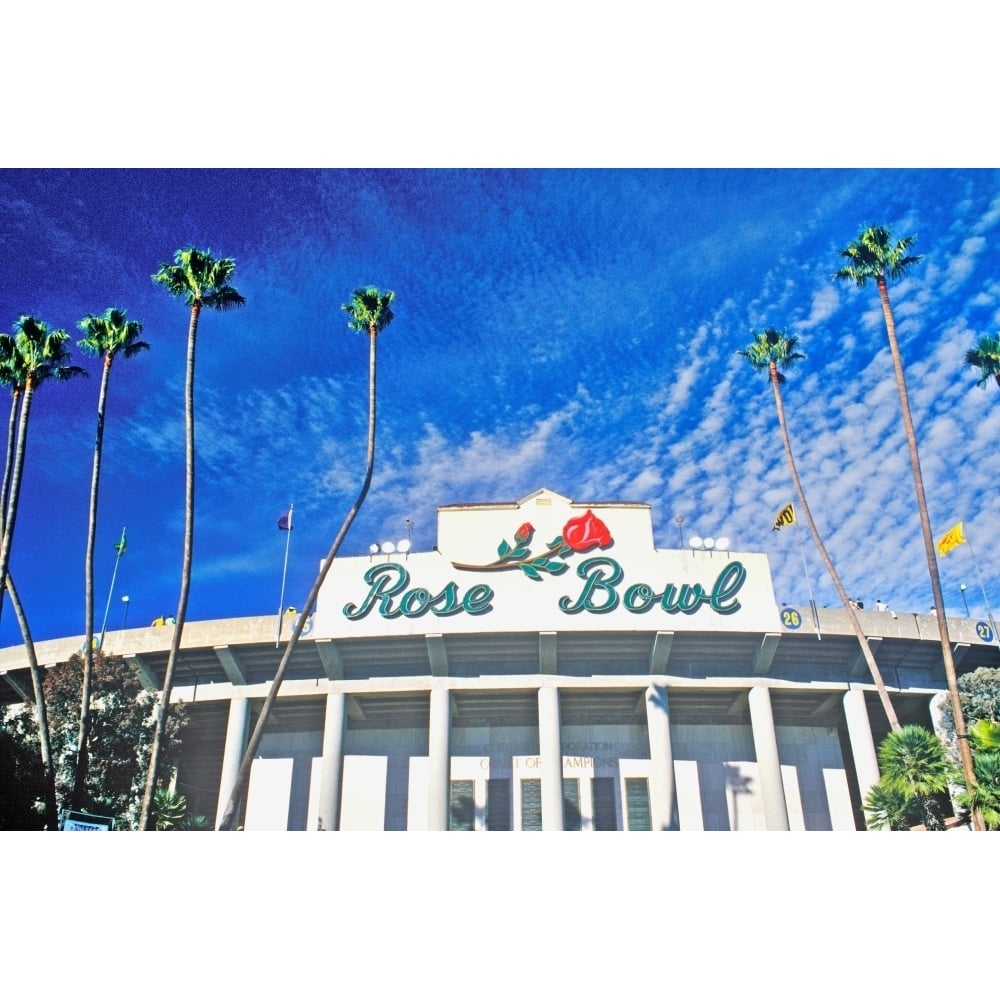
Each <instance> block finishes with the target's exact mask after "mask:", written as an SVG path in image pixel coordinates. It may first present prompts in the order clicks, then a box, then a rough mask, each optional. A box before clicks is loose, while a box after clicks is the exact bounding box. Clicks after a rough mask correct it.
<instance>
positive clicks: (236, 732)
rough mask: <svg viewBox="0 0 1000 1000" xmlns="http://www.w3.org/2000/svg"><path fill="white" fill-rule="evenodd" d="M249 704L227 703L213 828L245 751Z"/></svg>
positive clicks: (217, 823) (242, 701)
mask: <svg viewBox="0 0 1000 1000" xmlns="http://www.w3.org/2000/svg"><path fill="white" fill-rule="evenodd" d="M249 718H250V703H249V701H248V700H247V699H246V698H233V699H231V700H230V702H229V722H228V723H227V724H226V744H225V748H224V750H223V752H222V776H221V777H220V778H219V802H218V805H217V806H216V807H215V827H216V829H218V827H219V823H221V822H222V814H223V813H224V812H225V811H226V806H227V805H228V804H229V796H230V794H231V793H232V791H233V785H235V784H236V778H237V776H238V775H239V773H240V764H241V763H242V761H243V751H244V750H245V749H246V740H247V721H248V720H249Z"/></svg>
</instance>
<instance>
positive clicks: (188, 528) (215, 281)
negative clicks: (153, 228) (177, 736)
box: [139, 247, 246, 830]
mask: <svg viewBox="0 0 1000 1000" xmlns="http://www.w3.org/2000/svg"><path fill="white" fill-rule="evenodd" d="M235 270H236V261H235V260H233V258H232V257H220V258H219V259H216V258H215V257H213V256H212V251H211V250H195V249H194V248H193V247H188V248H187V249H184V250H178V251H177V252H176V253H175V254H174V263H173V264H161V265H160V269H159V270H158V271H157V272H156V274H154V275H153V276H152V277H153V282H154V283H155V284H157V285H161V286H162V287H163V288H165V289H166V290H167V291H168V292H169V293H170V294H171V295H174V296H177V297H178V298H181V299H183V300H184V302H185V304H186V305H187V306H189V307H190V310H191V313H190V319H189V322H188V339H187V375H186V378H185V383H184V426H185V437H184V445H185V447H184V454H185V489H184V558H183V563H182V566H181V587H180V596H179V598H178V601H177V614H176V615H175V616H174V620H175V622H176V624H175V626H174V635H173V640H172V641H171V644H170V654H169V656H168V657H167V666H166V670H165V672H164V675H163V689H162V690H161V692H160V706H159V711H158V712H157V716H156V729H155V731H154V733H153V745H152V748H151V750H150V756H149V772H148V774H147V776H146V790H145V793H144V795H143V798H142V811H141V813H140V816H139V829H140V830H147V829H149V827H150V824H151V818H152V809H153V793H154V792H155V791H156V778H157V770H158V769H159V765H160V756H161V748H162V746H163V741H164V738H165V735H166V727H167V714H168V712H169V710H170V694H171V691H172V690H173V683H174V669H175V667H176V664H177V654H178V651H179V650H180V645H181V633H182V632H183V630H184V619H185V616H186V615H187V602H188V593H189V591H190V589H191V559H192V554H193V551H194V358H195V341H196V338H197V335H198V318H199V316H200V315H201V311H202V309H215V310H219V311H227V310H229V309H237V308H239V307H240V306H242V305H243V304H244V303H245V302H246V299H245V298H243V296H242V295H240V293H239V292H238V291H237V290H236V289H235V288H234V287H233V286H232V285H230V284H229V282H230V280H231V279H232V276H233V272H234V271H235Z"/></svg>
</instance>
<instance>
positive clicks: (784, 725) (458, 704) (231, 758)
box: [0, 489, 1000, 832]
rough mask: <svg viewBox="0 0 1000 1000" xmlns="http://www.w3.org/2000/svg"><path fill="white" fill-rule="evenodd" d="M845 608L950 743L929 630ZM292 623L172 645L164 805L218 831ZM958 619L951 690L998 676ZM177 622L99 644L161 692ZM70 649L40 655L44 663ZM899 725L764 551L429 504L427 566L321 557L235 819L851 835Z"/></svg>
mask: <svg viewBox="0 0 1000 1000" xmlns="http://www.w3.org/2000/svg"><path fill="white" fill-rule="evenodd" d="M373 549H377V547H375V546H373ZM386 549H389V550H391V551H386ZM858 616H859V619H860V621H861V623H862V625H863V627H864V629H865V632H866V635H867V636H868V638H869V643H870V645H871V647H872V649H873V651H874V652H875V655H876V658H877V662H878V665H879V668H880V671H881V673H882V677H883V680H884V682H885V684H886V686H887V688H888V689H889V692H890V696H891V700H892V704H893V707H894V708H895V711H896V713H897V715H898V717H899V720H900V722H902V723H904V724H905V723H910V722H913V723H918V724H921V725H924V726H928V727H935V728H939V725H940V718H939V716H940V710H941V708H942V706H943V705H944V703H945V702H946V700H947V693H946V685H945V676H944V669H943V664H942V657H941V645H940V639H939V633H938V625H937V620H936V618H935V616H934V615H932V614H913V613H905V612H903V611H898V612H895V613H894V612H889V611H888V610H879V611H876V610H862V611H859V612H858ZM285 618H286V620H285V621H278V620H277V617H276V616H274V615H270V616H263V617H253V618H237V619H225V620H215V621H190V622H188V623H187V624H186V625H185V627H184V631H183V637H182V638H183V641H182V646H181V659H180V661H179V664H178V668H177V674H176V681H175V687H174V690H173V694H172V701H173V702H174V703H181V702H182V703H184V705H185V706H186V709H187V714H188V718H189V723H188V726H187V728H186V729H185V731H184V743H183V750H182V755H181V759H180V764H179V767H178V773H177V787H178V789H179V790H181V791H183V792H184V794H185V795H186V796H187V797H188V800H189V802H190V803H191V807H192V809H194V810H195V811H197V812H201V813H204V814H206V815H208V816H209V817H216V819H218V818H219V817H221V814H222V811H223V809H224V807H225V805H226V802H227V800H228V797H229V793H230V791H231V789H232V787H233V783H234V781H235V778H236V775H237V772H238V770H239V766H240V761H241V758H242V755H243V752H244V748H245V746H246V742H247V739H248V735H249V732H250V731H251V728H252V726H253V724H254V722H255V720H256V718H257V716H258V714H259V712H260V708H261V705H262V703H263V700H264V698H265V696H266V694H267V692H268V690H269V688H270V682H271V678H272V677H273V675H274V670H275V667H276V665H277V663H278V660H279V659H280V657H281V653H282V649H283V647H284V641H285V639H287V637H288V635H289V634H290V632H291V625H292V620H293V619H292V616H290V615H289V616H285ZM948 626H949V631H950V636H951V639H952V643H953V651H954V658H955V662H956V666H957V668H958V670H959V672H960V673H962V672H965V671H967V670H972V669H975V668H976V667H980V666H1000V649H998V645H997V642H996V637H995V635H994V632H993V628H992V625H991V623H987V622H982V621H975V620H972V619H961V618H949V621H948ZM172 629H173V626H172V625H170V624H166V625H162V626H155V627H150V626H147V627H142V628H130V629H123V630H119V631H112V632H109V633H108V634H107V636H106V638H105V643H104V651H105V652H106V653H110V654H116V655H120V656H121V657H123V658H124V659H125V660H126V661H127V662H128V663H129V664H130V665H131V666H132V667H133V668H134V670H135V671H136V672H137V673H138V675H139V677H140V678H141V679H142V682H143V684H144V686H146V687H147V688H148V689H150V690H152V691H157V690H159V689H160V688H161V685H162V682H163V674H164V670H165V666H166V662H167V656H168V652H169V648H170V640H171V634H172ZM279 639H280V641H279ZM81 641H82V637H81V636H72V637H67V638H64V639H58V640H51V641H47V642H40V643H38V644H37V650H36V652H37V657H38V660H39V663H40V664H41V665H42V666H44V667H50V666H53V665H55V664H57V663H62V662H65V661H66V660H68V659H69V657H70V656H71V655H72V654H73V653H74V652H76V651H78V650H79V649H80V645H81ZM279 647H281V648H279ZM0 674H2V678H3V682H4V683H3V685H2V688H3V693H2V697H3V700H4V701H6V702H7V703H11V702H15V701H18V700H24V701H25V702H28V703H30V702H31V701H32V695H31V683H30V678H29V672H28V665H27V662H26V660H25V656H24V651H23V649H22V648H21V647H10V648H7V649H4V650H2V651H0ZM888 730H889V726H888V721H887V719H886V717H885V713H884V710H883V708H882V705H881V703H880V701H879V699H878V697H877V695H876V692H875V687H874V684H873V683H872V680H871V677H870V675H869V673H868V669H867V666H866V664H865V661H864V659H863V658H862V655H861V651H860V648H859V645H858V642H857V639H856V638H855V636H854V634H853V633H852V632H851V629H850V626H849V622H848V619H847V615H846V614H845V612H844V611H843V610H842V609H830V608H816V607H814V606H813V607H793V606H788V605H779V604H778V603H777V602H776V600H775V596H774V588H773V584H772V578H771V571H770V567H769V564H768V560H767V558H766V556H764V555H763V554H760V553H752V552H734V551H727V550H726V549H725V548H724V547H721V548H720V547H718V543H716V544H715V546H713V547H711V548H704V547H703V548H686V549H658V548H656V547H655V545H654V539H653V527H652V511H651V507H650V506H649V505H648V504H643V503H630V502H607V503H578V502H574V501H571V500H569V499H567V498H566V497H563V496H560V495H559V494H556V493H554V492H552V491H551V490H548V489H540V490H538V491H536V492H535V493H532V494H530V495H529V496H527V497H524V498H523V499H521V500H518V501H516V502H508V503H483V504H455V505H450V506H444V507H441V508H439V509H438V523H437V545H436V546H435V547H434V549H433V550H431V551H428V552H413V551H409V550H408V546H406V545H401V546H400V547H399V549H398V550H394V549H393V547H392V546H386V547H385V548H382V549H377V550H376V551H371V552H370V553H369V554H367V555H364V556H351V557H345V558H338V559H336V560H335V561H334V564H333V565H332V567H331V568H330V571H329V573H328V575H327V577H326V580H325V583H324V586H323V589H322V591H321V593H320V598H319V600H318V602H317V606H316V609H315V612H314V614H313V615H312V616H311V617H310V618H309V619H308V620H307V622H306V623H305V626H304V628H303V634H302V638H301V639H300V640H299V642H298V644H297V646H296V649H295V652H294V655H293V657H292V659H291V662H290V665H289V669H288V672H287V673H286V675H285V679H284V682H283V684H282V686H281V689H280V693H279V697H278V699H277V701H276V704H275V708H274V710H273V712H272V713H271V718H270V722H269V726H268V728H267V731H266V732H265V735H264V738H263V740H262V742H261V746H260V750H259V753H258V755H257V758H256V759H255V760H254V762H253V770H252V773H251V778H250V783H249V786H248V790H247V794H246V796H245V801H244V802H243V804H242V813H241V817H240V826H241V827H242V828H243V829H245V830H312V831H317V830H322V831H334V830H344V831H347V830H369V831H371V830H430V831H443V830H469V831H497V830H499V831H522V830H524V831H527V830H575V831H583V832H591V831H604V830H629V831H638V830H838V831H839V830H863V829H864V828H865V824H864V815H863V811H862V807H861V803H862V801H863V798H864V795H865V793H866V791H867V789H868V788H869V787H870V786H871V784H873V783H874V782H875V781H876V780H877V779H878V764H877V759H876V746H877V745H878V743H879V742H880V740H881V739H882V738H883V737H884V736H885V734H886V733H887V732H888Z"/></svg>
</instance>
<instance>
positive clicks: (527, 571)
mask: <svg viewBox="0 0 1000 1000" xmlns="http://www.w3.org/2000/svg"><path fill="white" fill-rule="evenodd" d="M521 569H523V570H524V575H525V576H527V577H530V578H531V579H532V580H541V578H542V577H541V574H540V573H539V572H538V570H537V569H535V567H534V566H532V565H531V563H521Z"/></svg>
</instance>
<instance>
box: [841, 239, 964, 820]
mask: <svg viewBox="0 0 1000 1000" xmlns="http://www.w3.org/2000/svg"><path fill="white" fill-rule="evenodd" d="M915 240H916V236H904V237H903V238H902V239H893V236H892V234H891V233H890V232H889V230H888V229H886V228H885V227H883V226H866V227H865V228H864V229H863V230H862V231H861V234H860V236H858V238H857V239H856V240H852V241H851V242H850V243H849V244H848V245H847V247H846V248H845V249H843V250H842V251H841V252H840V255H841V257H844V258H846V259H847V260H848V261H849V263H848V264H847V265H845V266H844V267H842V268H841V269H840V270H839V271H837V272H836V274H835V275H834V277H835V278H837V279H838V280H841V281H852V282H854V284H855V285H857V286H858V287H859V288H863V287H864V286H865V285H867V284H868V282H869V281H870V280H871V281H874V282H875V287H876V288H877V289H878V297H879V302H880V303H881V304H882V316H883V318H884V320H885V330H886V334H887V336H888V338H889V351H890V353H891V354H892V367H893V372H894V373H895V377H896V388H897V390H898V391H899V404H900V409H901V411H902V414H903V428H904V430H905V432H906V444H907V448H908V449H909V453H910V466H911V468H912V470H913V486H914V489H915V491H916V496H917V510H918V511H919V513H920V527H921V531H922V533H923V539H924V551H925V553H926V557H927V571H928V573H929V574H930V579H931V591H932V593H933V595H934V607H935V608H939V609H940V610H939V612H938V614H936V615H935V618H937V623H938V634H939V636H940V638H941V656H942V659H943V660H944V673H945V679H946V681H947V684H948V694H949V697H950V700H951V708H952V712H953V713H954V716H955V735H956V737H957V739H958V749H959V754H960V757H961V761H962V773H963V774H964V775H965V781H966V788H967V789H969V790H970V791H971V790H972V789H973V788H975V785H976V775H975V771H974V768H973V765H972V751H971V750H970V748H969V734H968V733H967V732H966V728H965V717H964V715H963V714H962V703H961V700H960V698H959V693H958V676H957V674H956V671H955V658H954V656H953V655H952V650H951V638H950V636H949V635H948V620H947V618H946V617H945V614H944V594H943V593H942V590H941V577H940V575H939V574H938V565H937V554H936V552H935V549H934V536H933V534H932V533H931V520H930V515H929V514H928V512H927V498H926V496H925V494H924V479H923V475H922V474H921V472H920V454H919V452H918V450H917V435H916V431H915V430H914V429H913V417H912V415H911V413H910V399H909V394H908V393H907V391H906V377H905V375H904V373H903V360H902V357H901V355H900V352H899V341H898V340H897V339H896V321H895V319H894V317H893V314H892V303H891V302H890V301H889V284H888V283H889V281H890V280H892V281H895V280H896V279H897V278H901V277H902V276H903V275H904V274H905V273H906V272H907V271H908V270H909V269H910V268H911V267H912V266H913V265H914V264H916V263H917V262H918V261H919V260H920V259H921V258H920V257H918V256H914V255H912V254H910V253H909V249H910V247H911V246H912V245H913V243H914V241H915ZM973 825H974V827H975V828H976V829H982V822H981V818H979V817H977V816H976V815H975V814H974V816H973Z"/></svg>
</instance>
